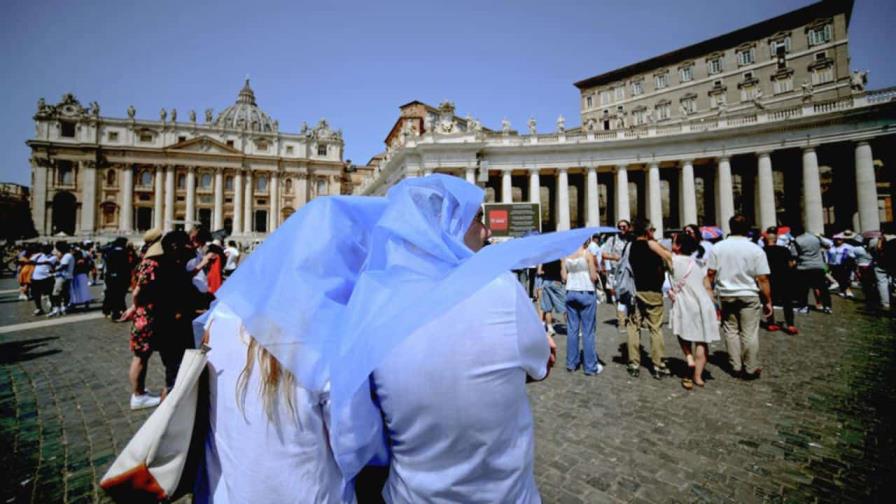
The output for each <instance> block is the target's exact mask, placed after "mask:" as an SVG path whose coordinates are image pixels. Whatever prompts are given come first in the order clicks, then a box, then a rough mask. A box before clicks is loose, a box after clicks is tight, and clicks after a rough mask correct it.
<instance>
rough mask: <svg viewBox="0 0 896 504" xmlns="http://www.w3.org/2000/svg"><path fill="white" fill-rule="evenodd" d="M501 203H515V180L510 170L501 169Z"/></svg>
mask: <svg viewBox="0 0 896 504" xmlns="http://www.w3.org/2000/svg"><path fill="white" fill-rule="evenodd" d="M501 203H513V182H512V181H511V178H510V170H503V171H501Z"/></svg>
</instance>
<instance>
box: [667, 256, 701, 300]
mask: <svg viewBox="0 0 896 504" xmlns="http://www.w3.org/2000/svg"><path fill="white" fill-rule="evenodd" d="M694 264H696V261H694V258H691V260H690V262H688V270H687V271H686V272H685V274H684V276H683V277H681V280H679V281H677V282H675V286H673V287H672V290H674V291H675V293H676V294H677V293H679V292H681V289H682V288H683V287H684V282H685V280H687V279H688V276H690V274H691V271H693V270H694Z"/></svg>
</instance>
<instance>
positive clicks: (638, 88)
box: [632, 80, 644, 96]
mask: <svg viewBox="0 0 896 504" xmlns="http://www.w3.org/2000/svg"><path fill="white" fill-rule="evenodd" d="M641 94H644V81H643V80H638V81H634V82H632V96H638V95H641Z"/></svg>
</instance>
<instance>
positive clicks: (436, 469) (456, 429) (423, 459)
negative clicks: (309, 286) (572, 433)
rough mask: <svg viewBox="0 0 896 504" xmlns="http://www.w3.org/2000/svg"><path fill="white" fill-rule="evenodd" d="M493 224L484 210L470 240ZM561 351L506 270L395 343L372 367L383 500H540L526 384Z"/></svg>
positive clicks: (475, 243)
mask: <svg viewBox="0 0 896 504" xmlns="http://www.w3.org/2000/svg"><path fill="white" fill-rule="evenodd" d="M480 215H481V212H480ZM489 234H490V233H489V231H488V229H487V228H486V227H485V226H484V225H483V224H482V223H481V217H478V218H477V219H474V221H473V224H472V225H471V227H470V230H469V231H468V232H467V234H466V236H465V239H464V243H465V244H467V246H468V247H469V248H470V249H472V250H473V251H478V250H479V249H481V248H482V245H483V244H484V242H485V240H486V239H487V238H488V235H489ZM555 352H556V347H555V346H554V345H553V342H552V341H551V340H550V337H547V338H546V337H545V332H544V329H543V327H542V325H541V322H540V321H539V319H538V315H537V314H536V313H535V310H534V309H533V307H532V303H531V302H530V301H529V299H528V296H527V295H526V292H525V291H524V290H523V288H522V286H520V285H519V282H517V281H516V279H515V278H514V277H513V276H512V275H511V274H509V273H507V274H504V275H502V276H500V277H498V278H497V279H495V280H494V281H492V282H491V283H489V284H488V285H486V286H485V287H484V288H482V289H480V290H479V291H478V292H477V293H475V294H474V295H473V296H471V297H469V298H467V299H466V300H464V301H463V302H461V303H460V304H458V305H457V306H455V307H454V308H452V309H451V310H449V311H448V312H447V313H445V314H444V315H443V316H441V317H439V318H438V319H436V320H433V321H432V322H430V323H429V324H427V325H425V326H424V327H421V328H420V329H419V330H417V331H415V332H414V334H413V335H411V336H410V337H409V338H407V339H406V340H405V341H404V342H403V343H402V344H400V345H399V346H398V347H396V348H395V350H393V351H392V352H391V353H390V355H389V357H388V358H387V359H386V360H385V361H384V362H383V364H382V365H381V366H380V367H378V368H377V369H376V370H375V371H374V373H373V383H374V386H375V390H376V396H377V398H378V400H379V403H380V407H381V408H382V411H383V415H384V420H385V424H386V429H387V432H388V434H389V439H390V441H391V449H392V460H391V467H390V470H389V477H388V480H387V482H386V486H385V488H384V490H383V497H384V498H385V500H386V502H483V503H485V502H488V503H491V502H515V503H537V502H540V501H541V499H540V497H539V494H538V488H537V486H536V484H535V477H534V473H533V454H534V444H535V443H534V427H533V418H532V412H531V410H530V408H529V400H528V397H527V395H526V386H525V384H526V382H527V381H531V380H542V379H544V378H546V377H547V374H548V371H549V369H550V366H551V365H552V364H553V361H554V359H555ZM427 356H429V357H430V358H426V357H427Z"/></svg>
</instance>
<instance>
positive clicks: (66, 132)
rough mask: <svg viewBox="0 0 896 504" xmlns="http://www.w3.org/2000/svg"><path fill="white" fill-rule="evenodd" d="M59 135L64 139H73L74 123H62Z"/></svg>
mask: <svg viewBox="0 0 896 504" xmlns="http://www.w3.org/2000/svg"><path fill="white" fill-rule="evenodd" d="M60 135H62V136H64V137H66V138H74V137H75V123H73V122H71V121H62V131H61V132H60Z"/></svg>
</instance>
